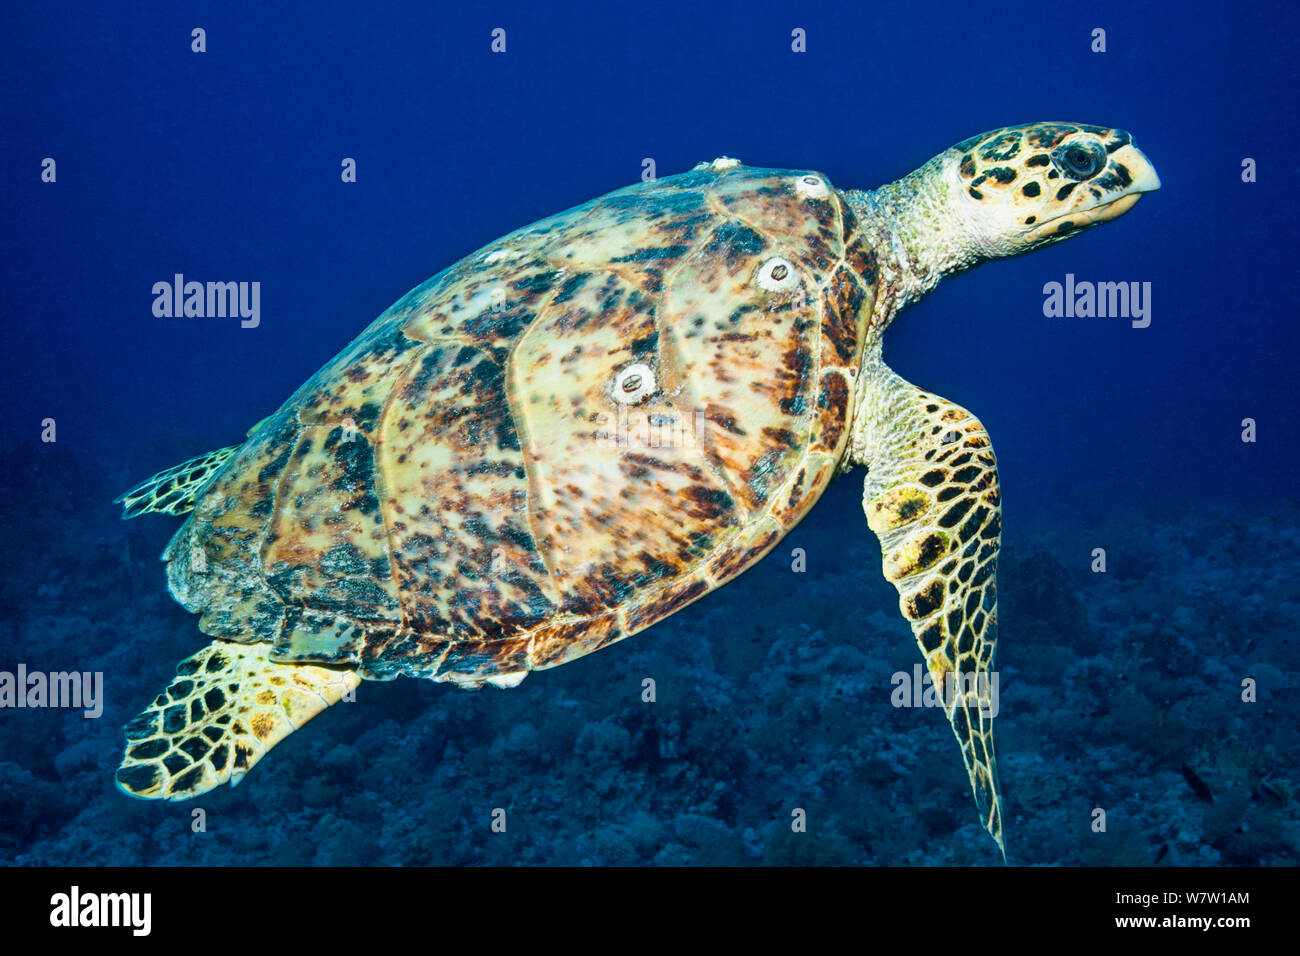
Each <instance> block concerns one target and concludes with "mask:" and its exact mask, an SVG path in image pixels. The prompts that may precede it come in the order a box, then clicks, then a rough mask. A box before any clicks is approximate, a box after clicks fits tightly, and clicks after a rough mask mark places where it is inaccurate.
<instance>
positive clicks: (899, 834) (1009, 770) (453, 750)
mask: <svg viewBox="0 0 1300 956" xmlns="http://www.w3.org/2000/svg"><path fill="white" fill-rule="evenodd" d="M177 448H183V450H181V451H180V452H178V451H177ZM200 450H202V447H201V443H200V446H191V445H184V444H183V443H182V442H180V441H176V440H172V441H168V442H163V441H162V440H158V441H157V442H156V443H155V447H152V448H137V449H133V450H132V451H131V452H130V453H129V454H128V453H126V452H123V456H122V457H123V458H124V459H125V458H129V459H131V464H129V465H128V464H127V463H125V462H122V463H112V464H109V465H105V464H103V462H102V461H101V460H98V459H91V458H89V457H85V458H82V457H78V456H77V455H76V454H75V453H73V452H70V451H67V450H65V449H64V448H62V447H61V448H60V449H59V451H58V454H57V455H52V454H50V453H49V451H50V450H49V449H41V448H37V447H34V446H31V445H26V446H19V447H13V448H10V449H9V454H8V455H7V456H6V461H7V463H8V464H9V474H8V479H7V481H8V483H9V485H10V487H9V488H8V491H7V494H6V495H4V496H3V500H4V502H5V505H4V513H3V514H2V515H0V518H2V519H3V521H4V526H5V536H6V540H7V541H8V543H9V546H8V548H6V549H5V552H4V554H3V558H0V560H2V561H3V565H4V566H3V572H4V573H3V575H0V588H2V589H3V594H2V595H0V606H3V607H4V608H6V614H5V615H4V616H3V619H2V620H0V628H3V633H0V647H3V648H4V649H5V653H4V659H3V660H0V670H13V669H14V668H15V667H16V665H17V664H18V662H25V663H26V664H27V666H28V668H29V669H33V670H35V669H40V670H46V671H57V670H73V669H75V670H83V671H102V672H103V674H104V680H105V696H106V704H105V707H104V712H103V715H102V717H100V718H99V719H98V720H86V719H83V718H82V717H81V716H80V714H79V713H74V712H68V711H56V710H0V821H3V824H2V825H0V861H3V862H8V863H18V864H413V865H418V864H521V863H522V864H641V863H655V864H693V863H696V864H971V863H977V864H985V863H998V862H1000V859H999V857H998V854H997V851H996V849H995V848H994V846H993V843H992V842H991V841H990V840H989V839H988V838H987V837H986V836H985V835H984V833H983V831H982V830H981V829H980V827H979V825H978V823H977V821H976V819H975V813H974V809H973V806H972V802H971V798H970V793H969V787H968V785H967V782H966V775H965V772H964V770H963V769H962V766H961V761H960V758H959V755H958V751H957V745H956V742H955V740H954V738H953V736H952V733H951V731H950V730H949V729H948V726H947V724H946V722H945V721H944V720H943V717H942V715H941V713H940V712H939V711H937V710H932V709H915V710H914V709H895V708H894V707H892V706H891V705H890V691H891V689H892V688H891V684H890V677H891V674H893V673H895V672H897V671H909V672H910V671H911V668H912V665H913V663H914V662H915V661H917V660H918V655H917V650H916V648H915V645H914V643H913V640H912V637H911V635H910V633H909V630H908V628H907V626H906V625H905V624H904V622H903V621H902V619H901V617H900V616H899V615H898V613H897V607H896V596H895V594H894V592H893V589H892V588H891V587H890V586H889V585H888V584H886V583H885V582H884V580H883V579H882V578H881V577H880V573H879V560H880V559H879V551H878V550H877V547H876V544H875V541H874V539H873V538H872V537H871V536H870V535H869V534H868V532H867V530H866V527H865V522H864V520H863V518H862V515H861V512H860V510H859V506H858V501H857V498H858V493H859V488H860V484H859V481H858V479H857V478H848V479H845V480H843V481H841V482H838V483H837V484H836V485H835V486H834V487H833V488H832V489H831V491H830V492H828V494H827V496H826V499H825V500H823V502H822V503H821V504H820V505H819V506H818V507H817V509H816V510H815V512H814V515H813V517H812V518H810V519H809V520H808V521H807V522H805V524H804V525H802V526H800V527H799V528H797V529H796V530H795V531H794V532H793V533H792V535H791V536H790V537H789V538H787V540H786V542H785V543H784V544H783V545H781V546H780V547H778V549H777V551H776V552H774V553H773V554H772V555H770V556H769V557H768V558H767V559H766V560H765V561H764V562H762V564H761V565H760V566H758V567H757V568H755V569H753V570H752V571H750V572H749V573H748V574H745V575H743V576H742V577H741V578H740V579H739V580H737V581H736V582H734V583H733V584H731V585H729V586H728V587H726V588H724V589H723V590H722V591H720V592H718V593H716V594H714V595H711V596H709V597H708V598H706V599H704V600H703V601H701V602H700V603H698V604H696V605H694V606H693V607H691V608H688V609H687V610H685V611H683V612H681V613H679V614H678V615H676V616H675V617H673V618H671V619H669V620H668V621H666V622H664V623H662V624H660V625H658V626H656V627H655V628H653V629H651V630H650V631H648V632H646V633H644V634H641V635H639V636H637V637H634V638H632V639H630V640H628V641H625V642H624V643H622V644H619V645H616V646H614V647H612V648H610V649H608V650H605V651H602V652H600V653H597V654H594V655H592V656H589V657H587V658H585V659H583V660H580V661H577V662H575V663H573V664H570V665H567V666H565V667H562V668H559V669H557V670H552V671H545V672H540V673H537V674H533V675H532V676H530V677H529V678H528V679H527V680H525V681H524V683H523V684H522V685H521V686H520V687H518V688H517V689H514V690H510V691H495V690H487V691H483V692H480V693H477V694H471V693H463V692H461V691H458V690H456V689H454V688H453V687H450V686H448V685H442V684H433V683H429V682H423V681H413V680H398V681H395V682H392V683H386V684H365V685H363V686H362V688H361V690H360V691H359V694H358V700H357V702H356V703H353V704H342V705H339V706H336V707H334V708H332V709H331V710H329V711H327V712H326V713H324V714H322V715H321V716H319V717H317V718H316V719H315V720H314V721H313V722H312V723H311V724H310V725H309V726H308V727H307V728H305V729H304V730H303V731H301V732H299V733H296V734H293V735H292V736H290V737H289V738H288V739H287V740H286V741H284V742H283V743H282V744H280V745H279V746H278V747H277V748H276V749H275V751H274V752H273V753H272V754H271V755H270V756H268V757H267V758H266V759H265V760H263V761H262V762H261V763H260V764H259V765H258V766H257V767H256V768H254V770H253V771H252V772H251V773H250V774H249V776H248V777H247V778H246V779H245V780H244V782H243V783H242V784H241V785H240V786H239V787H237V788H233V789H232V788H228V787H226V788H221V789H220V790H218V791H214V792H212V793H209V794H207V795H205V796H204V797H202V798H201V799H200V800H199V801H198V802H197V803H195V804H188V803H183V804H172V805H169V804H156V803H146V802H140V801H136V800H132V799H130V798H127V797H125V796H123V795H121V794H119V793H118V792H117V791H116V790H115V789H114V787H113V783H112V779H113V771H114V769H115V768H116V765H117V760H118V757H119V754H120V750H121V744H122V736H121V726H122V724H123V723H124V722H125V721H126V720H127V719H129V718H130V717H132V716H133V715H134V714H135V713H136V712H137V711H138V710H139V709H140V708H141V707H142V706H143V705H144V704H145V703H146V702H147V701H149V700H150V699H151V698H152V697H153V696H154V695H155V694H156V693H157V692H158V691H159V690H160V689H161V688H162V687H163V686H164V685H165V684H166V682H167V680H168V679H169V677H170V675H171V672H172V669H173V668H174V666H175V664H176V662H177V661H178V660H180V658H182V657H184V656H185V655H187V654H189V653H191V652H192V651H193V650H195V649H197V648H198V647H199V646H200V644H201V642H202V641H204V640H205V638H203V636H202V635H201V634H200V633H199V632H198V630H197V628H196V627H195V619H194V618H193V617H191V616H190V615H188V614H186V613H185V612H184V611H183V610H182V609H181V608H180V606H179V605H177V604H176V603H175V602H174V601H173V600H172V599H171V598H170V596H169V595H168V594H167V592H166V590H165V586H164V582H163V574H162V568H161V566H160V565H159V564H158V562H157V555H158V554H159V553H160V552H161V550H162V548H163V545H164V544H165V543H166V541H167V539H168V537H169V536H170V534H171V532H172V531H173V530H174V529H175V527H176V526H177V524H178V520H177V519H171V518H166V517H162V516H149V517H145V518H142V519H137V520H135V521H132V522H121V521H119V520H118V519H117V514H116V509H114V508H112V507H110V506H109V504H108V502H109V501H110V500H111V498H112V497H113V495H114V494H115V493H116V492H118V491H120V490H122V489H123V488H125V487H127V486H128V485H130V484H131V483H133V482H134V481H135V480H137V479H139V478H141V477H143V476H144V475H147V474H148V473H149V472H150V470H154V469H156V468H157V467H160V466H162V465H164V464H170V463H172V459H173V458H175V459H176V460H180V459H181V458H184V457H187V456H188V455H189V454H192V453H194V452H197V451H200ZM1116 502H1117V498H1115V497H1106V496H1097V497H1095V498H1094V499H1092V503H1091V504H1090V505H1089V504H1086V503H1083V504H1081V503H1079V502H1076V501H1070V502H1064V503H1061V504H1059V505H1058V506H1056V507H1051V508H1044V507H1040V508H1038V510H1037V511H1036V512H1034V513H1033V514H1029V513H1026V512H1025V511H1024V510H1023V509H1021V510H1018V511H1017V510H1008V513H1007V516H1006V521H1005V532H1004V539H1003V540H1004V558H1003V562H1002V568H1001V576H1000V579H1001V590H1000V596H1001V622H1002V641H1001V645H1000V650H999V672H1000V679H1001V685H1000V691H1001V714H1000V716H999V722H998V728H999V730H998V734H999V738H998V748H999V763H1000V768H1001V777H1002V786H1003V793H1004V800H1005V807H1006V820H1007V824H1006V830H1007V851H1008V859H1009V861H1010V862H1011V863H1015V864H1046V865H1077V864H1102V865H1110V864H1113V865H1134V864H1151V863H1159V864H1163V865H1179V864H1234V865H1243V864H1247V865H1254V864H1264V865H1279V864H1283V865H1286V864H1289V865H1294V864H1296V862H1297V859H1298V858H1300V809H1298V807H1297V802H1296V798H1295V796H1294V788H1295V787H1296V785H1297V782H1300V774H1298V772H1297V758H1298V756H1300V730H1298V729H1297V728H1298V725H1300V719H1298V716H1297V715H1298V708H1297V706H1296V702H1295V696H1294V693H1295V688H1296V687H1297V680H1296V678H1297V672H1298V671H1300V662H1298V660H1297V647H1296V643H1295V640H1294V622H1295V621H1296V620H1298V619H1300V589H1298V588H1297V583H1296V578H1295V568H1296V556H1297V553H1298V552H1300V509H1297V506H1296V504H1295V502H1292V501H1285V502H1283V503H1282V504H1281V505H1279V506H1278V507H1276V508H1273V507H1271V506H1269V507H1268V508H1263V509H1258V508H1257V509H1253V510H1251V511H1250V513H1248V514H1243V510H1242V509H1240V508H1230V507H1228V506H1227V505H1224V504H1214V503H1207V502H1204V501H1193V500H1188V501H1179V502H1173V501H1171V500H1169V499H1162V500H1160V501H1149V502H1147V503H1146V504H1134V505H1122V504H1117V503H1116ZM1264 512H1267V513H1264ZM1099 545H1101V546H1105V547H1106V548H1107V554H1108V570H1107V573H1105V574H1093V573H1091V572H1090V571H1089V564H1090V561H1091V550H1092V548H1094V547H1097V546H1099ZM796 547H802V548H804V549H805V550H806V553H807V562H808V565H807V571H806V572H804V573H801V574H797V573H794V572H792V571H791V569H790V563H791V562H790V551H791V549H793V548H796ZM647 677H650V678H653V679H654V681H655V686H656V697H657V700H656V701H655V702H654V703H645V702H643V701H642V681H643V680H644V679H645V678H647ZM1245 678H1253V679H1254V680H1255V681H1256V682H1257V685H1258V700H1257V702H1255V703H1245V702H1243V701H1242V699H1241V695H1242V681H1243V679H1245ZM196 806H198V807H201V808H202V809H203V810H204V811H205V817H206V821H205V822H206V829H205V830H204V831H203V832H193V827H192V820H193V819H194V817H193V809H194V808H195V807H196ZM495 808H504V809H505V811H506V816H505V819H506V830H505V832H504V833H500V832H494V831H493V829H492V826H491V823H492V819H493V811H494V809H495ZM795 808H802V809H803V810H804V811H806V816H807V832H804V833H796V832H793V831H792V828H791V814H792V811H793V810H794V809H795ZM1096 808H1103V809H1105V811H1106V829H1105V832H1095V830H1094V828H1093V820H1094V810H1095V809H1096Z"/></svg>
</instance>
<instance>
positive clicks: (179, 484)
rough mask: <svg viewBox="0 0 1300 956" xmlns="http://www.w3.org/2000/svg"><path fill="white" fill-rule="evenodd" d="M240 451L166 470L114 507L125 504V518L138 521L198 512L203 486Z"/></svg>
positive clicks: (121, 497)
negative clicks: (153, 514)
mask: <svg viewBox="0 0 1300 956" xmlns="http://www.w3.org/2000/svg"><path fill="white" fill-rule="evenodd" d="M259 424H260V423H259ZM256 427H257V426H254V428H256ZM240 447H241V446H240V445H230V446H229V447H226V448H218V449H217V450H216V451H210V452H208V453H207V454H206V455H199V457H197V458H191V459H190V460H189V461H183V462H181V463H180V464H179V465H173V466H172V467H170V468H165V469H163V470H162V471H160V472H158V474H156V475H154V476H153V477H152V478H146V479H145V480H144V481H142V482H140V483H139V484H138V485H136V486H135V487H134V488H132V489H131V490H130V491H124V492H123V493H122V494H120V495H118V496H117V497H116V498H114V499H113V503H114V504H117V503H119V502H120V503H121V505H122V517H123V518H134V517H136V516H137V515H142V514H147V513H148V512H151V511H156V512H160V513H161V514H169V515H178V516H179V515H183V514H188V513H189V512H191V511H193V510H194V499H195V497H196V496H197V495H198V493H199V492H200V491H201V490H202V489H203V486H204V485H206V484H207V483H208V482H209V481H210V480H211V479H212V476H213V475H215V474H216V473H217V471H218V470H219V469H220V468H221V466H222V465H224V464H225V463H226V462H227V461H229V460H230V456H231V455H233V454H234V453H235V452H237V451H239V449H240Z"/></svg>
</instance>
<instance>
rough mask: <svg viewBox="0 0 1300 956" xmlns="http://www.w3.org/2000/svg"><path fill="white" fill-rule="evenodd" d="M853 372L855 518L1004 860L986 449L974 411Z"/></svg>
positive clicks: (994, 504) (884, 371)
mask: <svg viewBox="0 0 1300 956" xmlns="http://www.w3.org/2000/svg"><path fill="white" fill-rule="evenodd" d="M862 375H863V379H862V382H861V387H862V388H864V389H865V390H866V391H865V393H864V394H863V398H862V404H861V406H860V408H861V412H860V423H859V425H858V427H857V428H856V429H855V433H854V447H853V456H854V459H855V461H856V462H857V463H859V464H864V465H866V466H867V468H868V469H869V471H868V474H867V478H866V486H865V488H864V489H863V494H862V506H863V508H864V509H865V511H866V514H867V524H868V525H869V526H870V527H871V530H872V531H874V532H875V533H876V536H877V537H878V538H879V539H880V547H881V552H882V554H883V558H884V573H885V577H886V578H887V579H888V580H889V581H890V582H892V583H893V584H894V586H895V587H897V588H898V592H899V606H900V607H901V609H902V611H903V615H904V616H905V617H906V618H907V619H908V621H910V622H911V624H912V633H913V634H915V635H916V640H917V643H918V644H920V646H921V652H922V653H923V654H924V655H925V661H926V665H927V666H928V668H929V671H930V677H931V679H932V680H933V681H934V685H935V688H936V690H938V691H939V694H940V698H941V699H942V701H943V706H944V711H945V712H946V713H947V715H948V720H949V722H950V723H951V724H952V729H953V732H954V733H956V735H957V740H958V742H959V743H960V744H961V752H962V757H963V759H964V760H965V762H966V770H967V772H968V773H969V774H970V782H971V788H972V790H973V791H974V794H975V803H976V806H977V808H978V810H979V813H980V821H981V823H983V825H984V828H985V829H986V830H988V832H989V835H990V836H992V837H993V839H994V840H995V841H996V842H997V845H998V848H999V849H1000V850H1002V853H1003V856H1004V857H1005V855H1006V848H1005V846H1004V844H1003V841H1002V809H1001V799H1000V797H999V793H998V775H997V764H996V762H995V759H994V753H993V717H994V716H995V715H996V713H997V698H996V690H997V685H996V682H995V681H994V680H993V675H992V669H993V655H994V650H995V647H996V644H997V560H998V545H999V540H1000V536H1001V528H1002V519H1001V502H1000V493H999V485H998V473H997V464H996V462H995V460H994V457H993V447H992V445H991V444H990V442H989V438H988V434H987V433H986V432H985V430H984V426H983V425H982V424H980V422H979V420H978V419H976V418H975V416H974V415H972V414H971V413H970V412H968V411H966V410H965V409H964V408H961V407H959V406H957V405H954V404H953V403H952V402H949V401H947V400H946V399H943V398H939V397H938V396H936V395H930V394H927V393H926V392H923V391H921V390H920V389H919V388H917V387H916V386H915V385H912V384H910V383H908V382H906V381H904V380H903V379H902V378H900V377H899V376H898V375H896V374H895V373H894V372H893V371H892V370H890V369H889V368H887V367H886V366H885V365H884V364H883V363H881V362H879V361H878V360H877V361H876V362H868V363H866V364H864V366H863V369H862Z"/></svg>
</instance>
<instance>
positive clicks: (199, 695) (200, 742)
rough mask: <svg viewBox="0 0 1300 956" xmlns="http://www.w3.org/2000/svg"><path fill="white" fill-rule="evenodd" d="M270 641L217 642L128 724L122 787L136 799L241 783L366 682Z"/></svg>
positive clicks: (186, 663)
mask: <svg viewBox="0 0 1300 956" xmlns="http://www.w3.org/2000/svg"><path fill="white" fill-rule="evenodd" d="M270 651H271V645H269V644H234V643H231V642H230V641H213V642H212V643H211V644H209V645H208V646H207V647H205V648H204V649H203V650H201V651H199V652H198V653H197V654H194V655H192V656H191V657H187V658H186V659H185V660H183V661H181V663H180V664H179V665H178V666H177V668H176V677H175V678H173V679H172V682H171V684H170V685H168V687H167V689H166V690H165V691H163V692H162V693H161V694H159V695H158V697H156V698H155V699H154V701H153V703H151V704H150V705H149V706H148V707H147V708H146V709H145V710H144V712H143V713H141V714H140V715H139V716H138V717H136V718H135V719H134V720H132V721H131V722H130V723H129V724H127V725H126V741H127V743H126V755H125V756H124V757H123V758H122V765H121V766H120V767H119V768H118V771H117V786H118V789H119V790H121V791H122V792H123V793H128V794H130V795H131V796H133V797H143V798H146V799H152V800H186V799H189V798H190V797H195V796H198V795H199V794H201V793H205V792H207V791H208V790H211V789H212V788H213V787H215V786H218V785H219V784H222V783H225V782H226V781H227V780H229V781H230V783H231V785H232V786H233V785H235V784H237V783H239V781H240V780H241V779H242V778H243V776H244V774H246V773H247V772H248V770H249V768H250V767H252V766H253V764H255V763H257V761H259V760H261V759H262V757H263V756H264V755H265V754H266V752H267V751H268V750H270V749H271V748H272V747H274V746H275V745H276V744H277V743H279V742H280V741H281V740H283V739H284V738H285V737H287V736H289V734H291V733H293V732H294V731H295V730H297V729H298V728H299V727H301V726H302V725H303V724H305V723H306V722H307V721H309V720H311V718H313V717H315V716H316V715H317V714H318V713H320V712H321V711H322V710H324V709H325V708H326V707H328V706H330V705H331V704H336V703H338V702H339V701H340V700H342V699H343V697H344V696H345V695H346V694H348V693H349V692H350V691H352V690H354V689H355V688H356V687H357V685H358V684H360V683H361V678H360V677H358V676H357V672H356V671H353V670H348V669H346V668H341V667H325V666H321V665H316V664H281V663H277V662H275V661H272V660H271V659H270V657H269V654H270Z"/></svg>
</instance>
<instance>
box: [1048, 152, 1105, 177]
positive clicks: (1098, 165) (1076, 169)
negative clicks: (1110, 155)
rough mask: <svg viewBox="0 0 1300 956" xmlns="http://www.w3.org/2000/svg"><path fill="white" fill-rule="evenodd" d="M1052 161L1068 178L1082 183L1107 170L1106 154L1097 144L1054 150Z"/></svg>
mask: <svg viewBox="0 0 1300 956" xmlns="http://www.w3.org/2000/svg"><path fill="white" fill-rule="evenodd" d="M1052 161H1053V162H1054V163H1055V164H1056V168H1057V169H1059V170H1060V171H1061V172H1062V173H1063V174H1064V175H1065V176H1066V177H1067V178H1069V179H1073V180H1075V181H1076V182H1082V181H1083V180H1085V179H1091V178H1092V177H1093V176H1096V175H1097V174H1098V173H1099V172H1101V171H1102V170H1103V169H1105V168H1106V153H1105V151H1104V150H1102V148H1101V147H1100V146H1098V145H1096V144H1095V143H1071V144H1070V145H1068V146H1062V147H1059V148H1057V149H1055V150H1053V151H1052Z"/></svg>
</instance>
